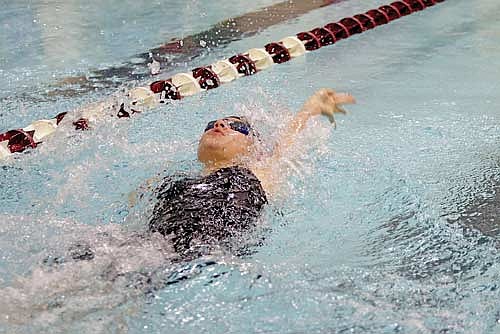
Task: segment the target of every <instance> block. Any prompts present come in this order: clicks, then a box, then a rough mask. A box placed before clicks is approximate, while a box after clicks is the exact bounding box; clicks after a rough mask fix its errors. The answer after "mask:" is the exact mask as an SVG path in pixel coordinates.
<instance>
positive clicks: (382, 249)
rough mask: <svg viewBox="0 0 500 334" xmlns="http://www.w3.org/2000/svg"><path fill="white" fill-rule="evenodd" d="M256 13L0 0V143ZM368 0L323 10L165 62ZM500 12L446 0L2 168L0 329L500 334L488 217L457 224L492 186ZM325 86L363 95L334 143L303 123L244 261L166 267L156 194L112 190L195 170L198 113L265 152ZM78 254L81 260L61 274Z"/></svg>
mask: <svg viewBox="0 0 500 334" xmlns="http://www.w3.org/2000/svg"><path fill="white" fill-rule="evenodd" d="M273 3H276V1H264V0H262V1H253V2H252V3H248V2H244V1H241V2H238V1H233V2H230V3H229V2H228V3H224V4H222V3H220V4H219V3H215V2H208V1H207V2H203V1H194V0H192V1H169V2H168V4H167V3H163V2H155V3H142V2H126V3H123V2H118V1H108V2H106V4H99V5H97V4H89V3H85V2H81V1H72V2H69V3H67V2H63V1H31V2H29V1H20V2H16V3H6V4H4V6H2V9H1V10H0V27H1V33H0V45H1V48H0V74H1V75H0V84H1V85H2V87H3V90H2V92H1V93H0V100H1V101H2V107H1V109H0V121H1V129H0V131H4V130H7V129H10V128H16V127H21V126H26V125H27V124H29V123H31V121H33V120H36V119H40V118H48V117H52V116H54V115H56V114H57V113H59V112H62V111H68V110H74V109H77V108H78V107H80V106H82V105H85V104H87V103H90V102H94V101H98V100H100V99H103V98H105V97H106V96H109V95H110V94H117V93H116V92H117V91H118V90H110V89H102V90H96V91H94V92H90V93H87V94H82V95H78V96H75V97H71V96H57V97H55V98H53V97H52V98H48V97H47V96H48V95H47V92H48V91H50V89H51V87H53V84H54V82H57V80H60V79H63V78H65V77H68V76H74V75H82V74H85V73H87V72H89V71H92V70H94V69H101V68H106V67H107V66H114V65H117V64H120V63H122V62H126V61H129V60H130V59H131V58H133V57H134V55H136V54H138V53H141V52H144V51H146V50H147V49H149V48H153V47H156V46H158V45H160V44H162V43H164V42H165V41H168V40H169V39H171V38H174V37H183V36H187V35H190V34H193V33H198V32H199V31H203V30H205V29H208V28H209V27H210V26H211V25H213V24H215V23H217V22H218V21H221V20H223V19H226V18H228V17H231V16H236V15H240V14H242V13H245V12H249V11H252V10H255V9H257V8H260V7H263V6H267V5H271V4H273ZM383 4H386V3H385V2H383V1H346V2H341V3H338V4H334V5H331V6H327V7H324V8H321V9H318V10H315V11H312V12H310V13H308V14H305V15H303V16H301V17H299V18H297V19H293V20H289V21H286V22H283V23H281V24H278V25H275V26H272V27H270V28H268V29H265V30H263V31H261V32H260V33H259V34H257V35H254V36H251V37H246V38H243V39H241V40H237V41H234V42H232V43H230V44H229V45H227V46H225V47H221V48H217V47H214V48H213V49H212V50H210V52H207V53H206V54H205V55H204V56H203V57H201V58H196V59H194V60H193V61H192V62H191V63H187V64H184V65H183V66H181V68H180V69H179V70H186V69H189V68H194V67H197V66H199V65H202V64H208V63H210V62H212V61H213V60H217V59H222V58H224V57H227V56H231V55H233V54H235V53H238V52H242V51H245V50H247V49H248V48H250V47H261V46H263V45H264V44H266V43H268V42H269V41H273V40H278V39H280V38H282V37H284V36H287V35H292V34H294V33H296V32H299V31H303V30H309V29H311V28H313V27H316V26H318V25H321V24H326V23H328V22H332V21H336V20H338V19H340V18H342V17H345V16H350V15H353V14H356V13H360V12H363V11H366V10H368V9H371V8H376V7H377V6H380V5H383ZM193 8H196V9H198V11H193ZM499 15H500V3H498V2H497V1H495V0H483V1H481V2H474V3H472V2H470V1H466V0H456V1H445V2H443V3H442V4H439V5H436V6H434V7H431V8H429V9H426V10H425V11H421V12H418V13H415V14H412V15H410V16H407V17H404V18H401V19H399V20H396V21H394V22H392V23H390V24H388V25H384V26H381V27H378V28H376V29H374V30H370V31H367V32H365V33H363V34H360V35H356V36H353V37H351V38H349V39H347V40H345V41H342V42H339V43H338V44H335V45H333V46H330V47H325V48H322V49H320V50H318V51H315V52H311V53H308V54H307V55H305V57H302V58H298V59H295V60H293V61H290V62H287V63H284V64H281V65H276V66H273V67H272V68H270V69H268V70H266V71H263V72H261V73H258V74H257V75H254V76H251V77H245V78H242V79H239V80H237V81H235V82H233V83H231V84H228V85H225V86H223V87H221V88H219V89H216V90H212V91H208V92H205V93H202V94H199V95H196V96H193V97H191V98H186V99H184V100H182V101H174V102H172V103H170V104H168V105H162V106H159V107H157V108H154V109H152V110H149V111H148V112H147V113H143V114H141V115H139V116H138V117H134V118H131V119H119V120H117V119H107V120H104V121H102V122H100V123H99V124H96V125H95V126H94V127H93V129H92V130H90V131H85V132H75V131H73V130H71V129H65V128H63V129H61V131H58V132H57V133H56V134H55V135H54V136H53V137H52V138H50V139H49V140H47V142H45V143H44V144H43V145H40V147H39V148H37V149H36V150H33V151H27V152H25V153H23V154H18V155H15V156H13V157H10V158H9V159H7V160H4V161H1V162H0V189H1V192H0V246H1V247H0V249H1V257H0V288H1V290H2V291H1V295H2V297H3V298H2V300H3V302H2V305H0V319H1V320H0V332H5V333H12V332H20V333H32V332H38V333H40V332H50V333H59V332H60V333H66V332H75V331H77V330H78V331H80V332H82V333H100V332H102V333H113V332H114V333H123V332H128V333H164V332H168V333H199V332H207V333H330V332H331V333H347V332H353V333H429V332H436V333H496V332H500V303H499V302H498V301H499V300H500V292H499V286H498V284H499V282H500V267H499V263H500V255H499V252H498V247H499V245H500V243H499V235H498V234H497V233H495V232H494V231H495V226H498V225H499V224H500V222H499V220H498V219H496V217H495V218H494V219H492V220H491V221H490V225H491V226H490V227H491V228H490V229H489V230H488V233H485V231H484V230H483V231H482V230H480V229H477V228H473V226H471V225H469V224H468V223H467V222H468V221H470V220H471V219H472V220H473V219H475V217H480V216H481V215H482V211H481V210H482V208H483V207H484V204H485V203H486V202H487V201H492V200H495V198H497V197H496V196H497V194H496V190H497V189H498V184H499V183H500V146H499V142H500V125H499V124H500V113H499V112H498V110H499V107H500V94H498V92H499V91H500V89H499V88H500V87H499V86H500V83H499V81H498V77H499V75H500V43H499V42H500V33H499V31H500V21H498V20H497V17H498V16H499ZM168 74H169V73H164V74H162V75H164V76H166V75H168ZM152 80H153V79H149V78H148V80H145V81H143V82H133V83H131V82H122V83H119V84H121V85H123V86H127V87H130V86H133V85H139V84H142V83H147V82H150V81H152ZM322 87H333V88H335V89H336V90H338V91H347V92H350V93H352V94H353V95H354V96H355V97H356V99H357V102H358V103H357V104H356V105H353V106H347V109H348V110H349V111H350V113H349V114H348V115H346V116H340V117H338V118H337V122H338V125H337V128H336V129H335V130H333V129H332V128H331V125H330V124H329V123H328V122H327V121H326V120H325V119H322V120H317V121H315V122H313V123H312V124H311V128H312V129H314V130H313V131H309V132H306V133H304V134H303V136H302V137H301V138H300V142H299V143H300V145H301V146H302V149H301V150H299V151H298V152H299V154H295V155H294V156H291V157H290V158H289V159H287V161H286V162H285V163H286V164H287V165H288V166H289V170H290V176H289V179H288V182H287V184H286V186H285V187H286V193H287V195H280V196H276V197H273V198H272V199H271V203H270V205H269V206H268V208H267V209H266V212H265V214H264V216H263V217H262V227H263V228H262V231H260V232H259V233H258V235H249V240H245V243H249V244H250V246H249V248H250V251H249V254H247V255H245V256H240V257H237V256H234V255H231V254H229V253H227V252H224V250H221V251H220V252H217V253H215V254H213V255H212V256H209V257H206V258H202V259H198V260H195V261H192V262H189V263H183V262H179V261H177V259H176V255H175V254H174V253H173V252H172V251H171V249H170V244H169V243H168V240H164V239H161V238H155V237H148V236H146V235H145V234H144V233H143V232H144V229H145V225H146V222H147V214H148V212H149V211H148V210H150V206H151V196H152V195H151V194H148V193H147V192H146V193H145V196H144V197H143V198H142V200H140V201H139V203H138V205H136V206H135V207H133V208H130V207H129V205H128V197H129V194H130V193H131V192H132V191H134V190H135V189H137V188H139V187H141V185H142V186H143V185H144V182H145V180H146V179H148V178H151V177H154V176H155V175H158V174H160V175H167V174H170V173H174V172H179V171H182V172H185V173H196V172H197V171H199V169H200V166H199V165H198V163H197V162H196V145H197V139H198V136H199V134H200V132H201V131H202V130H203V128H204V126H205V124H206V122H207V121H209V120H212V119H214V118H217V117H220V116H222V115H227V114H243V115H246V116H248V117H250V118H251V119H252V120H253V122H254V123H255V125H256V126H257V127H258V128H259V129H261V131H262V133H263V135H264V137H265V138H268V139H269V142H271V143H272V141H273V139H275V138H276V132H277V131H276V129H279V128H280V127H283V121H284V120H285V121H286V120H287V119H289V118H290V117H291V116H292V115H293V113H294V112H295V111H297V110H298V109H299V108H300V106H301V104H302V103H303V102H304V101H305V100H306V99H307V97H308V96H310V95H311V94H312V93H313V92H314V91H315V90H317V89H319V88H322ZM28 91H29V92H30V95H29V97H30V98H26V96H28V95H27V92H28ZM33 92H34V93H33ZM118 94H119V93H118ZM33 96H36V98H34V97H33ZM496 230H498V229H496ZM75 244H84V245H89V246H90V247H91V248H93V249H95V251H96V254H97V256H96V258H95V259H94V260H92V261H79V262H71V261H66V262H65V261H64V257H63V256H64V254H66V252H67V250H68V249H71V247H72V246H73V245H75ZM61 254H62V255H61Z"/></svg>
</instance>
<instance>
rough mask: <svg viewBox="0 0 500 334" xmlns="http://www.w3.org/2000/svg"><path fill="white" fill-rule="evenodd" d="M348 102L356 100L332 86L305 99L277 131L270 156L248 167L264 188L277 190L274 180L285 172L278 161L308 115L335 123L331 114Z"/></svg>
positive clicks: (304, 126)
mask: <svg viewBox="0 0 500 334" xmlns="http://www.w3.org/2000/svg"><path fill="white" fill-rule="evenodd" d="M352 103H356V101H355V99H354V97H353V96H352V95H350V94H346V93H337V92H335V91H334V90H333V89H327V88H323V89H320V90H318V91H317V92H316V93H314V94H313V95H312V96H311V97H309V98H308V99H307V101H306V102H305V103H304V105H303V106H302V108H301V109H300V111H299V112H298V113H297V114H296V115H295V116H294V118H293V119H292V120H291V121H290V122H289V123H288V124H287V126H286V127H285V130H284V131H283V132H282V133H281V134H280V136H279V139H278V142H277V143H276V146H275V147H274V150H273V152H272V154H271V156H270V157H269V158H268V159H265V161H264V162H263V163H262V162H261V163H259V165H258V166H254V167H253V168H252V170H253V172H254V173H255V174H256V175H257V177H258V178H259V179H260V181H261V183H262V185H263V187H264V189H266V191H267V192H274V191H275V190H277V189H276V188H277V186H278V184H279V183H280V182H281V181H282V180H280V179H281V178H282V177H283V175H286V173H283V172H282V171H281V170H280V168H281V167H280V166H281V165H282V164H281V163H280V162H281V161H282V160H283V159H284V158H286V157H287V155H288V153H287V150H289V149H290V148H291V147H292V145H293V144H294V143H295V141H296V138H297V136H298V134H299V133H300V132H301V131H303V130H304V129H305V128H306V125H307V121H308V120H309V119H310V118H312V117H315V116H320V115H324V116H326V117H328V119H329V120H330V122H331V123H332V124H333V125H334V126H335V117H334V114H335V113H342V114H345V113H346V111H345V110H344V109H343V108H342V105H343V104H352Z"/></svg>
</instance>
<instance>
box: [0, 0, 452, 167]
mask: <svg viewBox="0 0 500 334" xmlns="http://www.w3.org/2000/svg"><path fill="white" fill-rule="evenodd" d="M440 2H444V0H400V1H394V2H392V3H390V4H389V5H384V6H380V7H379V8H376V9H371V10H369V11H367V12H366V13H361V14H356V15H354V16H352V17H346V18H343V19H341V20H339V21H338V22H333V23H328V24H326V25H325V26H323V27H317V28H314V29H312V30H310V31H303V32H299V33H298V34H296V35H295V36H288V37H285V38H283V39H281V40H279V41H278V42H271V43H268V44H266V45H265V46H264V47H263V48H252V49H250V50H248V51H247V52H244V53H240V54H237V55H234V56H232V57H230V58H228V59H223V60H219V61H217V62H215V63H213V64H211V65H208V66H202V67H198V68H195V69H193V70H192V71H191V72H189V73H178V74H175V75H174V76H172V77H171V78H168V79H165V80H157V81H154V82H152V83H151V84H150V85H149V86H147V87H136V88H133V89H131V90H129V91H128V94H127V96H126V98H127V101H126V102H123V103H121V104H120V105H119V107H116V106H114V105H112V106H109V105H108V106H106V103H101V104H100V105H99V106H100V107H93V108H87V109H86V110H83V111H82V112H80V113H76V114H77V115H76V118H74V119H73V120H72V125H73V126H74V128H75V129H76V130H87V129H89V128H90V125H91V123H93V122H95V121H97V120H98V119H99V118H102V117H104V116H111V117H118V118H130V117H131V116H132V115H133V114H135V113H140V112H142V111H144V110H145V109H147V108H151V107H153V106H155V105H158V104H161V103H166V102H167V101H168V100H179V99H182V98H184V97H188V96H192V95H195V94H197V93H200V92H202V91H206V90H210V89H214V88H217V87H220V86H221V85H224V84H227V83H229V82H231V81H233V80H236V79H238V78H241V77H243V76H249V75H253V74H255V73H257V72H259V71H262V70H265V69H266V68H269V67H270V66H272V65H274V64H281V63H284V62H287V61H289V60H291V59H293V58H296V57H300V56H302V55H304V54H305V53H306V52H309V51H314V50H317V49H319V48H321V47H324V46H328V45H332V44H335V43H337V42H338V41H340V40H342V39H346V38H349V37H350V36H352V35H355V34H360V33H362V32H364V31H366V30H370V29H373V28H375V27H377V26H380V25H384V24H387V23H389V22H391V21H393V20H396V19H398V18H400V17H403V16H406V15H409V14H412V13H414V12H417V11H420V10H423V9H426V8H427V7H430V6H433V5H435V4H437V3H440ZM117 109H118V111H116V110H117ZM67 115H68V114H67V113H66V112H64V113H60V114H58V115H57V116H55V117H54V118H52V119H48V120H45V119H43V120H38V121H35V122H33V123H32V124H30V125H28V126H27V127H25V128H22V129H15V130H9V131H7V132H5V133H0V159H2V158H5V157H7V156H9V155H11V154H13V153H17V152H22V151H24V150H26V149H29V148H36V147H37V146H38V145H39V144H40V143H42V142H43V140H44V139H45V138H47V137H49V136H50V135H52V134H53V133H54V132H55V131H56V129H57V127H58V126H59V124H60V123H61V122H62V121H63V119H64V121H65V122H67V121H68V120H67V119H65V116H67Z"/></svg>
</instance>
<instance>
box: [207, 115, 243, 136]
mask: <svg viewBox="0 0 500 334" xmlns="http://www.w3.org/2000/svg"><path fill="white" fill-rule="evenodd" d="M230 118H237V119H241V118H240V117H237V116H231V117H230ZM230 118H223V120H224V121H226V123H227V125H228V126H229V127H230V128H231V129H233V130H234V131H238V132H239V133H242V134H244V135H245V136H248V135H249V134H250V131H251V130H252V127H251V126H250V124H248V123H246V122H243V121H241V120H240V121H234V120H231V119H230ZM215 122H217V121H210V122H208V124H207V127H206V128H205V132H207V131H208V130H210V129H213V128H214V127H215Z"/></svg>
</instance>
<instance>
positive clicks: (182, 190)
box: [148, 89, 355, 256]
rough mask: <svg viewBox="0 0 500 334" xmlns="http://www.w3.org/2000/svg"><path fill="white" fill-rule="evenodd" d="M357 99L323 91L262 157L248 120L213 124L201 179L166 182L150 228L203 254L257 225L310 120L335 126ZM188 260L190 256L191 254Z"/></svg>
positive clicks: (202, 146) (180, 248)
mask: <svg viewBox="0 0 500 334" xmlns="http://www.w3.org/2000/svg"><path fill="white" fill-rule="evenodd" d="M350 103H355V100H354V98H353V97H352V96H351V95H349V94H345V93H337V92H335V91H334V90H331V89H320V90H319V91H317V92H316V93H315V94H313V95H312V96H311V97H310V98H309V99H308V100H307V101H306V102H305V104H304V106H303V107H302V109H301V110H300V111H299V112H298V113H297V114H296V115H295V117H294V118H293V119H292V120H291V121H290V122H289V124H288V125H287V126H286V128H285V130H284V131H283V133H281V134H280V137H279V139H278V142H277V144H276V145H275V147H274V150H273V152H272V153H271V154H269V155H268V156H266V157H262V156H261V153H260V154H259V152H258V149H257V148H256V142H257V140H259V137H258V135H256V131H255V130H254V129H253V128H252V126H251V125H250V124H249V123H248V121H247V120H246V119H245V118H242V117H238V116H229V117H225V118H222V119H218V120H214V121H210V122H209V123H208V124H207V126H206V128H205V131H204V133H203V135H202V136H201V138H200V141H199V145H198V160H199V161H200V162H201V163H202V164H203V174H202V176H200V177H193V178H184V179H181V180H176V181H173V182H172V181H169V180H167V182H163V184H161V185H160V186H159V187H158V189H157V191H156V196H157V200H158V201H157V202H156V205H155V206H154V209H153V213H152V217H151V219H150V221H149V225H148V227H149V230H150V231H151V232H158V233H161V234H162V235H164V236H171V237H172V240H173V243H174V248H175V250H176V251H177V252H178V253H180V254H185V255H188V254H193V252H194V253H199V248H200V247H205V246H207V245H216V244H221V243H224V242H225V241H227V240H229V239H233V238H237V237H242V236H243V235H242V234H241V233H242V232H245V231H248V230H251V228H252V227H255V226H256V221H257V218H258V217H259V215H260V213H261V211H262V208H263V206H264V205H265V204H266V203H267V196H268V195H272V194H273V193H275V192H276V191H278V189H277V188H278V187H279V183H280V178H283V175H284V173H282V172H281V171H280V170H279V168H280V167H279V166H280V165H282V164H280V160H282V159H283V157H284V152H286V150H287V149H288V148H290V147H291V146H292V145H293V143H294V141H295V139H296V137H297V135H298V134H299V133H300V132H301V131H303V130H305V129H306V127H307V121H308V120H309V119H311V118H313V117H316V116H320V115H324V116H326V117H328V119H329V120H330V122H331V123H333V124H334V125H335V118H334V114H335V113H344V114H345V110H344V109H343V108H342V105H343V104H350ZM188 256H189V255H188Z"/></svg>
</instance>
